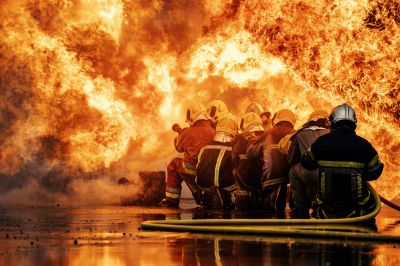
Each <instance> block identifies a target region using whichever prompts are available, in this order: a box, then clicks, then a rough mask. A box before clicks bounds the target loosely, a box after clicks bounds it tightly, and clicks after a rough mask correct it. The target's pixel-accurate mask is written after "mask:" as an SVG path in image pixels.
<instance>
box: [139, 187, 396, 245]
mask: <svg viewBox="0 0 400 266" xmlns="http://www.w3.org/2000/svg"><path fill="white" fill-rule="evenodd" d="M368 188H369V189H370V191H371V193H372V195H373V197H374V200H375V202H376V207H375V209H374V210H373V211H372V212H370V213H368V214H366V215H363V216H360V217H352V218H335V219H197V220H159V221H145V222H142V223H141V228H142V229H144V230H162V231H177V232H193V233H217V234H251V235H270V236H280V237H307V238H324V239H326V238H329V239H336V240H358V241H371V242H385V243H399V244H400V235H382V234H378V233H371V232H349V231H348V229H351V227H348V226H352V225H359V224H361V225H362V224H363V223H364V224H365V223H366V222H370V221H373V220H374V218H375V217H376V216H377V215H378V213H379V211H380V209H381V202H380V199H379V195H378V193H377V192H376V191H375V190H374V189H373V188H372V186H371V185H369V184H368ZM338 226H339V227H343V229H346V230H347V231H334V230H335V229H337V228H338ZM361 228H363V227H361Z"/></svg>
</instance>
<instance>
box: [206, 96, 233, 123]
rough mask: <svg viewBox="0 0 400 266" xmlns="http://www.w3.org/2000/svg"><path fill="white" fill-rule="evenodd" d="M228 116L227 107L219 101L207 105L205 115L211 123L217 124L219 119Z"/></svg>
mask: <svg viewBox="0 0 400 266" xmlns="http://www.w3.org/2000/svg"><path fill="white" fill-rule="evenodd" d="M228 114H229V111H228V107H227V106H226V104H225V103H224V102H223V101H221V100H213V101H211V102H210V103H209V104H208V105H207V115H208V116H209V117H210V118H211V120H212V122H213V123H217V122H218V120H219V119H221V118H222V117H224V116H226V115H228Z"/></svg>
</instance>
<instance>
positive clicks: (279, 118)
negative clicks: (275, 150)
mask: <svg viewBox="0 0 400 266" xmlns="http://www.w3.org/2000/svg"><path fill="white" fill-rule="evenodd" d="M283 121H286V122H289V123H290V124H292V126H293V127H294V126H295V124H296V116H295V115H294V113H293V112H292V111H290V110H289V109H281V110H279V111H278V112H276V113H275V115H274V117H273V118H272V126H273V127H274V126H275V125H276V124H278V123H279V122H283Z"/></svg>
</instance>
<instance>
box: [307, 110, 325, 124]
mask: <svg viewBox="0 0 400 266" xmlns="http://www.w3.org/2000/svg"><path fill="white" fill-rule="evenodd" d="M328 117H329V114H328V112H326V111H324V110H315V111H314V112H312V113H311V114H310V116H309V117H308V121H309V122H310V121H317V120H318V119H321V118H322V119H328Z"/></svg>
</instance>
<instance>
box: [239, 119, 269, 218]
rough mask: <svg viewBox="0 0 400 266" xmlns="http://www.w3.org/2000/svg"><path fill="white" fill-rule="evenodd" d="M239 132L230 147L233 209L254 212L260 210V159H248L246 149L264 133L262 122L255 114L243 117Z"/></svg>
mask: <svg viewBox="0 0 400 266" xmlns="http://www.w3.org/2000/svg"><path fill="white" fill-rule="evenodd" d="M239 128H240V130H241V131H242V132H243V133H241V134H239V135H237V136H236V138H235V140H234V142H233V146H232V162H233V164H234V167H235V168H234V170H233V174H234V176H235V180H236V186H237V187H236V192H235V207H236V209H237V210H251V209H252V210H256V209H260V208H261V206H262V205H261V190H262V189H261V173H262V165H263V160H262V158H259V157H256V158H253V159H248V158H247V155H246V151H247V148H248V147H249V146H250V145H251V144H255V143H257V142H258V141H259V140H260V138H261V136H262V135H263V133H264V128H263V121H262V119H261V117H260V116H259V115H258V114H257V113H255V112H249V113H246V114H245V115H244V117H243V118H242V119H241V121H240V126H239Z"/></svg>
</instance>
